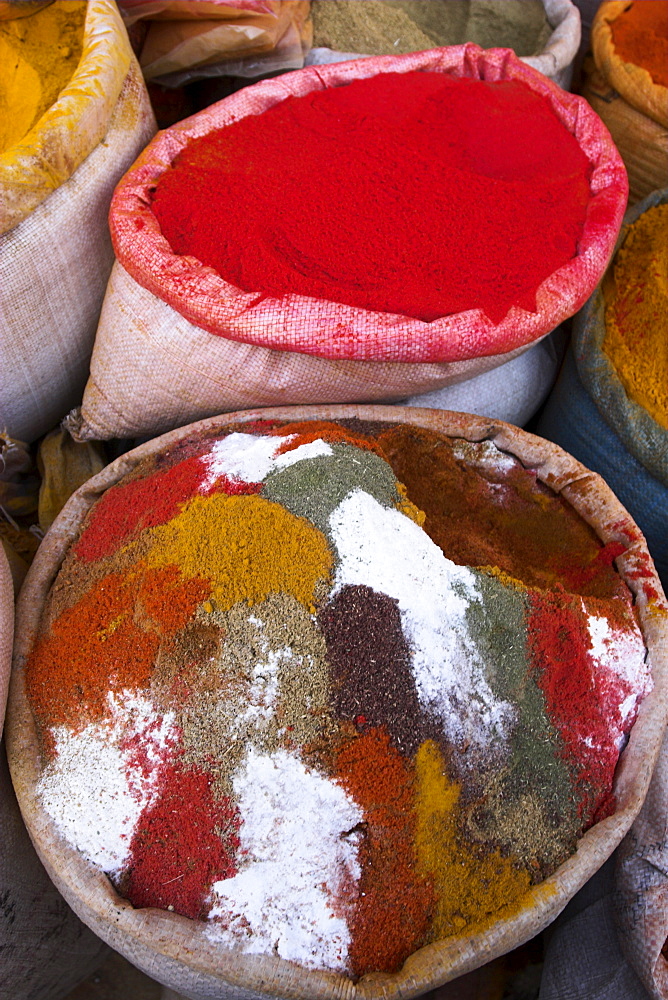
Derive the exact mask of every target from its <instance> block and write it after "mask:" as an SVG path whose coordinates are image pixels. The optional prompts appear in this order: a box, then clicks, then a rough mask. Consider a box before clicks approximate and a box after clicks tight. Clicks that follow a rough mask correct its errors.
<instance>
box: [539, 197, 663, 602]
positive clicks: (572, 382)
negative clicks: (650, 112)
mask: <svg viewBox="0 0 668 1000" xmlns="http://www.w3.org/2000/svg"><path fill="white" fill-rule="evenodd" d="M620 241H621V243H620V248H619V250H618V251H617V254H616V255H615V258H614V261H613V265H612V267H611V269H610V271H609V272H608V274H607V275H606V277H605V278H604V280H603V283H602V285H601V287H600V288H599V289H597V291H596V292H595V293H594V295H593V296H592V298H591V299H590V300H589V302H588V303H587V305H586V306H585V308H584V309H583V310H582V311H581V313H580V314H579V315H578V316H577V318H576V320H575V324H574V329H573V342H572V346H571V348H570V349H569V352H568V354H567V356H566V362H565V365H564V368H563V371H562V372H561V374H560V376H559V380H558V381H557V384H556V386H555V388H554V391H553V393H552V395H551V396H550V399H549V400H548V403H547V405H546V407H545V410H544V411H543V413H542V414H541V419H540V422H539V424H538V432H539V433H540V434H542V435H543V436H544V437H546V438H549V439H550V440H552V441H556V443H557V444H559V445H561V446H562V447H563V448H566V449H567V450H568V451H570V452H571V454H573V455H575V457H576V458H578V459H580V461H582V462H584V463H585V464H586V465H587V466H588V467H589V468H591V469H594V470H595V471H596V472H599V473H600V474H601V475H602V476H603V478H604V479H605V481H606V482H607V483H608V485H609V486H610V487H611V488H612V489H613V490H614V491H615V493H616V494H617V496H618V497H619V499H620V500H621V501H622V503H623V504H624V505H625V506H626V507H627V509H628V510H629V512H630V513H631V514H632V516H633V517H634V519H635V520H636V521H637V523H638V525H639V527H640V528H641V529H642V531H643V532H644V534H645V537H646V539H647V544H648V546H649V550H650V552H651V553H652V557H653V559H654V561H655V563H656V566H657V570H658V572H659V576H660V577H661V579H662V581H663V583H664V586H666V584H667V583H668V191H666V190H664V191H657V192H655V193H654V194H653V195H650V196H649V197H648V198H646V199H645V200H644V201H643V202H641V203H640V204H638V205H635V206H634V207H633V208H632V209H630V210H629V212H628V214H627V216H626V219H625V223H624V226H623V228H622V233H621V237H620Z"/></svg>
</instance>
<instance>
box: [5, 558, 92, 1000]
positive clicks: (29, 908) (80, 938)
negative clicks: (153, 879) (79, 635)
mask: <svg viewBox="0 0 668 1000" xmlns="http://www.w3.org/2000/svg"><path fill="white" fill-rule="evenodd" d="M13 633H14V588H13V584H12V574H11V572H10V568H9V564H8V562H7V559H6V557H5V554H4V552H3V549H2V547H1V546H0V739H1V738H2V733H3V727H4V721H5V701H6V695H7V688H8V686H9V674H10V669H11V663H12V638H13ZM0 843H1V844H2V850H0V899H1V900H2V907H3V919H2V922H1V923H0V957H1V965H0V1000H34V998H35V997H39V998H40V1000H62V998H63V997H65V996H66V995H67V994H68V993H69V992H70V990H72V989H73V988H74V987H75V986H76V985H77V983H79V982H80V981H81V980H83V979H85V977H86V976H87V975H88V974H89V973H91V972H93V970H94V969H96V968H97V967H98V965H99V964H100V963H101V962H102V961H103V959H104V957H105V955H106V953H107V951H108V949H107V948H106V946H105V945H104V944H103V942H102V941H100V939H99V938H97V937H96V936H95V935H94V934H93V933H92V932H91V931H90V930H89V929H88V928H87V927H85V926H84V925H83V924H82V923H81V921H80V920H79V919H78V918H77V917H76V916H75V915H74V913H73V912H72V910H71V909H70V908H69V906H68V905H67V903H66V902H65V900H64V899H63V898H62V896H61V895H60V893H59V892H58V890H57V889H56V887H55V886H54V885H53V883H52V882H51V880H50V879H49V876H48V875H47V874H46V872H45V870H44V868H43V866H42V864H41V863H40V861H39V858H38V857H37V855H36V853H35V849H34V847H33V846H32V844H31V842H30V837H29V836H28V831H27V830H26V828H25V826H24V823H23V820H22V819H21V813H20V810H19V807H18V803H17V801H16V795H15V794H14V789H13V788H12V782H11V778H10V776H9V768H8V767H7V756H6V753H5V744H4V741H2V742H0Z"/></svg>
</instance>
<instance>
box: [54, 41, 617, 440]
mask: <svg viewBox="0 0 668 1000" xmlns="http://www.w3.org/2000/svg"><path fill="white" fill-rule="evenodd" d="M410 70H427V71H430V72H450V73H453V74H455V75H459V76H467V77H473V78H485V79H488V80H503V79H517V80H522V81H524V82H525V83H526V84H527V85H528V86H530V87H531V88H532V89H533V90H535V91H537V92H538V93H540V94H543V95H545V97H546V98H547V99H548V100H549V101H550V103H551V105H552V107H553V108H554V110H555V112H556V114H557V115H558V116H559V117H560V118H561V120H562V121H563V122H564V124H565V125H566V127H567V128H568V129H569V130H570V131H571V132H572V133H573V134H574V135H575V136H576V138H577V139H578V141H579V142H580V144H581V146H582V148H583V149H584V150H585V151H586V153H587V155H588V157H589V158H590V160H591V162H592V167H593V171H592V178H591V190H592V198H591V202H590V207H589V211H588V215H587V220H586V223H585V228H584V232H583V236H582V239H581V241H580V249H579V253H578V255H577V256H576V257H575V258H573V260H571V261H569V263H568V264H566V265H565V266H564V267H562V268H560V269H559V270H558V271H556V272H555V273H554V274H553V275H551V276H550V277H549V278H548V279H547V280H546V281H544V282H543V284H542V285H541V286H540V288H539V289H538V294H537V312H536V313H529V312H525V311H524V310H522V309H519V308H515V307H513V308H511V309H510V311H509V313H508V315H507V316H506V318H505V319H504V320H503V321H502V322H501V323H499V324H498V325H495V324H493V323H491V322H490V320H488V319H487V317H486V316H485V315H484V314H483V313H482V312H481V311H480V310H469V311H468V312H466V313H460V314H456V315H452V316H447V317H445V318H443V319H440V320H436V321H434V322H432V323H422V322H419V321H418V320H413V319H408V318H407V317H405V316H399V315H393V314H390V313H380V312H370V311H367V310H364V309H359V308H354V307H351V306H346V305H341V304H340V303H336V302H331V301H328V300H321V299H316V298H311V297H307V296H297V295H286V296H284V297H282V298H280V299H277V298H267V297H264V298H261V299H260V301H258V296H257V295H253V294H248V293H246V292H242V291H240V290H239V289H237V288H235V287H234V286H232V285H229V284H228V283H227V282H225V281H224V280H223V279H222V278H221V277H220V276H219V275H218V274H217V273H216V272H215V271H213V270H212V268H209V267H204V266H202V265H201V264H199V262H197V261H196V260H195V259H194V258H192V257H187V256H185V257H181V256H176V255H175V254H173V253H172V251H171V249H170V247H169V244H168V243H167V241H166V240H165V238H164V237H163V236H162V234H161V232H160V228H159V226H158V223H157V220H156V219H155V216H154V215H153V213H152V212H151V210H150V207H149V206H150V200H151V195H150V191H149V187H150V186H151V185H153V184H154V183H155V182H156V180H157V178H158V177H159V176H160V175H161V174H162V173H163V172H164V170H165V169H167V167H168V166H169V164H170V163H171V161H172V160H173V159H174V157H175V156H176V155H177V153H178V152H179V151H180V150H181V149H182V148H183V147H184V146H185V145H186V143H187V142H188V141H189V139H190V138H192V137H194V136H200V135H204V134H206V133H207V132H209V131H211V129H213V128H220V127H223V126H224V125H225V124H226V123H229V122H231V121H233V120H235V119H238V118H240V117H243V116H245V115H249V114H258V113H260V112H262V111H263V110H265V109H267V108H269V107H271V106H272V105H274V104H276V103H278V102H280V101H281V100H283V99H284V98H285V97H286V96H287V95H289V94H296V95H300V94H305V93H308V92H310V91H311V90H314V89H322V88H325V87H333V86H338V85H341V84H345V83H346V82H349V81H350V80H353V79H359V78H365V77H369V76H374V75H376V74H377V73H386V72H407V71H410ZM625 201H626V175H625V172H624V168H623V165H622V163H621V160H620V158H619V155H618V153H617V151H616V150H615V148H614V146H613V144H612V142H611V141H610V137H609V135H608V133H607V132H606V131H605V130H604V129H603V128H601V124H600V121H599V119H598V118H597V117H596V116H595V115H594V114H593V113H592V112H591V109H590V108H589V107H588V105H587V104H586V103H585V102H584V101H582V100H581V99H580V98H578V97H574V96H573V95H571V94H568V93H566V92H564V91H563V90H561V89H560V88H558V87H557V86H555V85H554V84H553V83H551V82H550V81H548V80H546V79H545V77H543V76H542V75H541V74H540V73H536V72H535V70H532V69H529V68H528V67H527V66H525V65H524V64H523V63H521V62H520V61H519V60H518V59H517V58H516V57H515V56H514V55H513V53H512V52H510V51H509V50H507V49H489V50H487V51H483V50H482V49H479V48H478V47H477V46H472V45H463V46H456V47H453V48H446V49H433V50H431V51H428V52H416V53H412V54H410V55H406V56H379V57H374V58H371V59H363V60H357V61H356V62H351V63H340V64H336V65H332V66H324V67H311V68H308V69H304V70H301V71H299V72H297V73H291V74H288V75H286V76H282V77H280V78H278V79H271V80H265V81H263V82H262V83H258V84H255V85H254V86H253V87H248V88H246V89H244V90H241V91H239V92H238V93H236V94H234V95H233V96H232V97H229V98H226V99H225V100H224V101H221V102H219V103H218V104H215V105H213V106H212V107H210V108H207V109H206V110H205V111H203V112H201V113H200V114H197V115H194V116H193V117H192V118H189V119H187V120H186V121H184V122H180V123H179V124H177V125H175V126H173V127H172V128H171V129H168V130H167V131H166V132H163V133H161V134H160V135H159V136H158V137H157V138H156V139H155V140H154V142H152V143H151V145H150V146H149V147H148V149H147V150H146V151H145V152H144V153H143V154H142V156H141V157H140V158H139V160H138V161H137V164H136V165H135V167H134V168H133V170H132V171H130V173H129V174H128V175H127V176H126V177H125V178H124V180H123V182H122V183H121V184H120V185H119V187H118V188H117V190H116V193H115V196H114V201H113V203H112V208H111V213H110V225H111V231H112V239H113V241H114V249H115V252H116V257H117V260H116V263H115V264H114V270H113V272H112V276H111V279H110V282H109V287H108V290H107V295H106V298H105V302H104V307H103V310H102V315H101V317H100V325H99V327H98V332H97V336H96V342H95V349H94V352H93V358H92V361H91V375H90V379H89V381H88V385H87V387H86V393H85V395H84V401H83V407H82V412H81V415H77V416H76V417H75V418H73V419H72V421H71V422H70V424H69V428H70V430H71V431H72V433H73V435H74V436H75V437H79V438H80V439H90V438H110V437H132V436H135V435H137V434H151V433H157V432H160V431H162V430H166V429H168V428H170V427H174V426H177V425H179V424H182V423H185V422H187V421H188V420H192V419H195V418H199V417H204V416H208V415H210V414H212V413H220V412H221V411H223V410H232V409H235V408H237V407H242V406H248V405H255V406H274V405H279V404H282V403H295V402H303V403H322V402H350V401H353V400H373V399H382V400H390V399H402V398H405V397H406V396H409V395H415V394H417V393H420V392H428V391H429V390H431V389H436V388H439V387H440V386H443V385H451V384H454V383H455V382H460V381H462V380H463V379H466V378H469V377H471V376H472V375H477V374H480V373H481V372H483V371H488V370H489V369H491V368H494V367H496V366H497V365H499V364H502V363H503V362H505V361H508V360H510V359H511V358H513V357H515V356H516V355H518V354H519V353H521V352H522V351H523V350H525V349H526V348H527V347H529V346H530V345H531V344H532V343H535V342H536V341H537V340H539V339H540V338H541V337H543V336H544V335H545V334H547V333H549V331H550V330H553V329H554V328H555V327H556V326H557V325H558V324H559V323H560V322H561V321H562V320H563V319H565V318H566V317H568V316H570V315H572V314H573V313H574V312H575V311H576V310H577V309H578V308H579V306H580V305H581V304H582V303H583V302H584V301H585V299H586V298H587V295H588V294H590V292H591V291H592V290H593V289H594V288H595V287H596V284H597V283H598V281H599V278H600V276H601V274H602V273H603V270H604V268H605V266H606V264H607V262H608V259H609V256H610V254H611V253H612V249H613V246H614V240H615V236H616V233H617V231H618V228H619V225H620V222H621V218H622V214H623V210H624V206H625ZM140 216H141V226H140V227H137V226H136V225H135V222H138V221H139V217H140ZM342 330H344V331H345V336H342V335H341V331H342ZM212 334H214V336H212Z"/></svg>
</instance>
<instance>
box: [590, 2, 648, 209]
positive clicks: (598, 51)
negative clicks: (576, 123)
mask: <svg viewBox="0 0 668 1000" xmlns="http://www.w3.org/2000/svg"><path fill="white" fill-rule="evenodd" d="M591 45H592V51H593V64H594V65H592V64H591V61H590V60H588V61H587V62H586V64H585V72H586V78H585V81H584V84H583V89H582V93H583V95H584V97H586V98H587V100H588V101H589V103H590V104H591V106H592V107H593V108H594V110H595V111H596V112H597V114H599V115H600V116H601V118H602V119H603V121H604V122H605V124H606V126H607V127H608V128H609V129H610V134H611V135H612V138H613V139H614V141H615V144H616V146H617V148H618V149H619V151H620V153H621V154H622V158H623V160H624V164H625V166H626V169H627V170H628V174H629V187H630V192H629V197H630V201H631V203H633V202H636V201H639V200H640V199H641V198H644V197H645V196H646V195H648V194H650V192H652V191H655V190H656V189H657V188H662V187H665V184H666V178H668V3H667V2H666V0H652V3H643V2H638V0H636V2H632V3H629V2H628V0H608V2H605V3H602V4H601V6H600V7H599V9H598V13H597V14H596V18H595V19H594V24H593V26H592V32H591Z"/></svg>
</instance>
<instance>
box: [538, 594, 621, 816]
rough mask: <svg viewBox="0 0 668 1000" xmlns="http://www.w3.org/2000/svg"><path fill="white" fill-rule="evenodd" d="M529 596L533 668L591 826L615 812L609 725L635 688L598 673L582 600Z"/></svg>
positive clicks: (612, 744) (614, 751)
mask: <svg viewBox="0 0 668 1000" xmlns="http://www.w3.org/2000/svg"><path fill="white" fill-rule="evenodd" d="M528 598H529V607H530V612H529V622H528V643H529V650H530V655H531V661H532V668H533V669H534V671H535V672H536V680H537V683H538V685H539V687H540V688H541V690H542V691H543V694H544V695H545V700H546V704H547V710H548V714H549V716H550V719H551V720H552V723H553V725H554V726H555V727H556V729H557V730H558V732H559V734H560V736H561V738H562V740H563V744H564V758H565V760H566V762H567V764H568V766H569V767H570V769H571V772H572V774H573V778H574V780H575V781H577V782H578V784H579V785H580V787H581V797H580V802H579V804H578V811H579V814H580V817H581V819H582V821H583V826H584V827H587V826H589V825H590V824H591V823H592V822H595V821H597V820H599V819H602V818H603V816H605V815H608V814H609V813H610V812H612V811H614V799H613V798H612V795H611V793H610V792H609V789H610V788H611V786H612V779H613V776H614V772H615V767H616V766H617V759H618V757H619V749H618V748H617V746H616V745H615V740H614V735H613V734H612V733H611V722H613V721H615V722H617V723H618V722H619V721H620V712H619V706H620V704H621V703H622V702H623V701H624V699H625V698H626V697H627V696H628V695H629V694H631V693H632V692H631V687H630V685H629V684H628V683H627V682H626V681H624V680H623V679H622V678H619V677H617V676H614V675H611V674H605V673H602V672H601V670H600V669H597V665H596V662H595V661H594V659H593V658H592V656H591V655H590V648H591V647H590V644H589V642H588V640H587V625H586V619H587V616H586V614H585V613H584V611H583V610H582V606H581V602H580V600H579V599H578V598H569V597H568V595H566V594H565V593H559V592H555V593H551V594H550V593H545V592H544V593H539V592H537V591H533V592H529V594H528ZM585 741H586V742H585Z"/></svg>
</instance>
